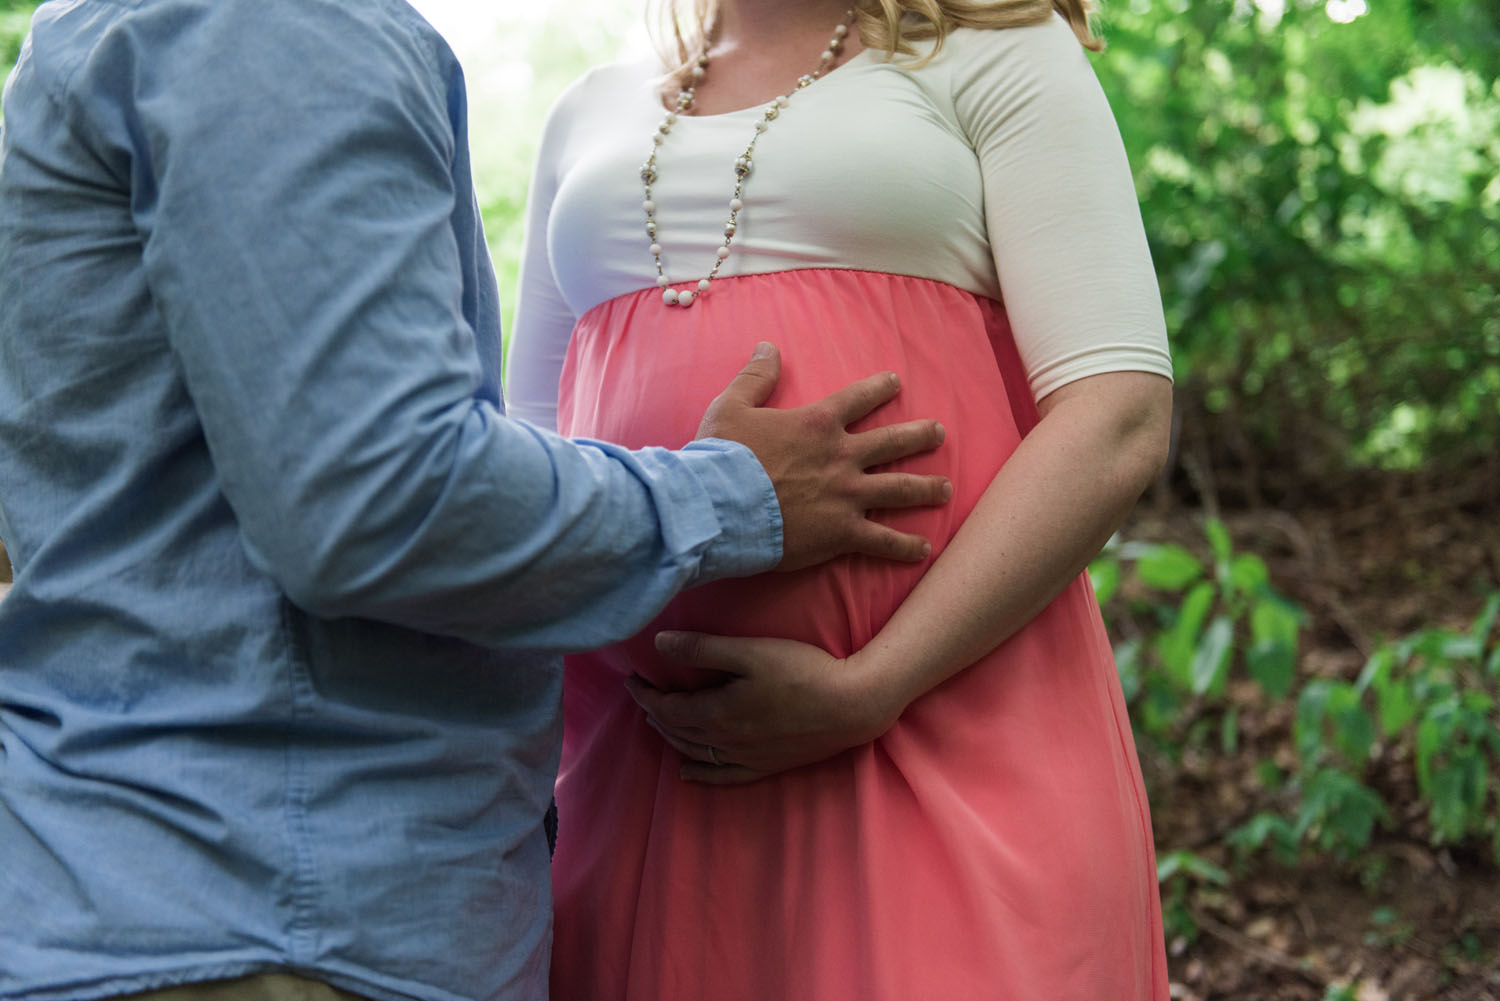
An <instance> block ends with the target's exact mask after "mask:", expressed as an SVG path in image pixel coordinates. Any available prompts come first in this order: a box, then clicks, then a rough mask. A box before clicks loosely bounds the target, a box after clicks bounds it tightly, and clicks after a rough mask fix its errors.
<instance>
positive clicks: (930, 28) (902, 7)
mask: <svg viewBox="0 0 1500 1001" xmlns="http://www.w3.org/2000/svg"><path fill="white" fill-rule="evenodd" d="M654 6H655V7H656V8H657V10H658V16H657V17H656V18H654V19H653V21H654V22H655V23H653V25H652V27H653V29H654V30H653V36H654V37H655V39H656V44H657V49H658V50H659V51H660V52H661V55H662V58H663V60H664V61H665V62H666V64H667V66H668V71H667V76H666V80H665V81H664V83H665V86H666V87H668V88H672V87H676V86H680V84H681V83H682V82H683V80H684V79H685V77H686V74H687V72H688V71H689V70H690V69H691V68H692V65H693V61H694V60H695V59H696V58H697V56H698V53H699V51H700V50H701V49H702V48H703V45H704V40H705V39H706V38H707V37H708V36H710V35H711V34H712V33H713V28H714V22H715V20H716V19H717V18H718V14H719V0H655V4H654ZM851 6H852V7H853V8H854V11H855V30H857V31H858V32H859V40H860V42H861V44H863V45H864V47H865V48H867V49H883V50H885V52H886V55H887V57H889V58H892V59H894V58H895V57H896V56H898V55H902V56H916V55H917V50H916V49H915V48H914V47H913V46H912V44H911V43H912V42H919V41H926V40H931V41H932V42H933V45H932V48H931V49H930V50H929V51H928V53H927V54H926V55H925V56H923V57H921V58H920V59H916V60H915V61H914V62H913V64H912V65H913V67H916V66H921V65H922V64H923V63H925V62H927V60H929V59H931V58H932V57H933V56H935V55H937V52H938V50H939V49H940V48H942V46H943V40H944V39H945V38H947V36H948V32H950V31H952V30H953V29H954V28H989V29H993V28H1018V27H1020V26H1022V25H1027V24H1040V23H1041V22H1043V21H1045V20H1047V19H1048V18H1049V17H1051V16H1052V12H1053V11H1056V12H1057V13H1059V14H1061V15H1062V16H1063V18H1064V19H1066V20H1067V22H1068V24H1069V25H1070V26H1071V27H1072V28H1073V34H1075V35H1077V36H1078V41H1079V43H1080V44H1081V45H1083V47H1084V48H1087V49H1090V50H1092V51H1094V52H1098V51H1100V50H1101V49H1103V48H1104V42H1103V41H1102V40H1101V39H1100V38H1099V36H1098V35H1096V34H1095V33H1094V29H1093V27H1092V26H1091V25H1090V23H1089V18H1090V15H1092V14H1093V11H1094V4H1093V2H1092V0H852V3H851Z"/></svg>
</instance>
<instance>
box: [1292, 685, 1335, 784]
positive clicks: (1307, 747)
mask: <svg viewBox="0 0 1500 1001" xmlns="http://www.w3.org/2000/svg"><path fill="white" fill-rule="evenodd" d="M1332 684H1333V683H1332V682H1331V681H1328V680H1327V679H1326V678H1318V679H1317V680H1314V681H1310V682H1308V683H1307V686H1306V687H1305V688H1303V689H1302V694H1301V695H1299V696H1298V697H1297V717H1296V719H1295V720H1293V722H1292V741H1293V743H1295V744H1296V745H1297V754H1298V756H1299V757H1301V758H1302V760H1303V761H1304V762H1306V763H1308V764H1313V763H1315V762H1316V761H1317V759H1318V751H1319V750H1320V749H1321V748H1322V746H1323V717H1324V716H1325V715H1326V714H1327V712H1328V696H1329V692H1330V691H1331V687H1332Z"/></svg>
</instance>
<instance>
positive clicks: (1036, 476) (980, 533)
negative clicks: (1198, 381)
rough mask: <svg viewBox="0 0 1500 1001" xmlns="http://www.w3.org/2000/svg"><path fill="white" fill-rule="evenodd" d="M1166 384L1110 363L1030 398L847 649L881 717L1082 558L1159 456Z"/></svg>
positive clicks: (1144, 482) (1147, 479) (993, 638)
mask: <svg viewBox="0 0 1500 1001" xmlns="http://www.w3.org/2000/svg"><path fill="white" fill-rule="evenodd" d="M1171 399H1172V396H1171V385H1170V383H1169V382H1168V381H1167V380H1166V379H1164V378H1162V377H1161V376H1157V375H1151V374H1147V373H1139V372H1117V373H1109V374H1105V375H1098V376H1092V377H1090V378H1087V379H1082V380H1079V381H1077V382H1074V383H1071V384H1069V385H1066V386H1063V387H1062V388H1060V389H1058V390H1056V391H1055V392H1053V393H1051V394H1050V395H1049V396H1048V397H1047V398H1046V399H1044V400H1043V401H1042V404H1041V412H1042V419H1041V421H1040V423H1039V424H1038V425H1037V426H1036V428H1034V429H1033V430H1032V432H1031V433H1030V434H1029V435H1027V437H1026V438H1025V440H1023V441H1022V442H1021V444H1020V446H1019V447H1018V448H1017V449H1016V451H1015V453H1014V454H1013V455H1012V456H1011V457H1010V459H1009V460H1008V461H1007V462H1006V463H1005V465H1004V466H1003V467H1002V468H1001V470H1000V471H999V473H997V474H996V476H995V478H994V480H993V481H992V482H991V483H990V486H989V487H988V489H987V490H986V491H985V492H984V494H983V496H982V497H981V498H980V501H979V503H978V504H977V505H976V506H975V508H974V510H973V511H972V512H971V513H970V515H969V517H968V518H967V519H966V520H965V521H964V523H963V525H962V526H961V527H960V528H959V530H958V532H957V533H956V534H955V535H954V537H953V538H952V539H951V540H950V541H949V543H948V545H947V548H946V549H945V550H944V551H943V553H942V555H941V556H940V557H939V558H938V559H937V560H936V561H935V562H934V564H933V566H932V568H931V569H930V570H928V572H927V573H926V575H925V576H924V577H923V578H922V580H921V581H920V582H919V583H918V585H917V586H916V588H915V589H913V591H912V592H911V594H910V595H909V596H908V597H907V598H906V600H905V601H904V602H903V603H902V604H901V606H900V607H899V608H898V609H897V610H896V612H895V614H894V615H892V616H891V618H890V620H889V621H888V622H887V623H886V625H885V627H884V628H883V629H881V631H880V632H879V634H877V635H876V637H875V638H874V639H873V640H871V641H870V643H869V644H868V645H866V646H865V647H864V649H862V650H861V651H859V652H858V653H857V654H855V655H854V656H853V657H852V658H851V665H850V666H851V667H852V668H854V669H855V670H856V671H857V677H858V678H859V679H860V682H859V683H860V684H861V685H862V686H863V687H865V688H866V689H867V692H868V695H869V697H872V698H874V699H875V700H877V702H878V703H879V704H881V705H882V706H884V707H885V709H886V712H887V714H888V715H889V716H890V718H891V719H892V720H894V719H895V717H896V716H899V715H900V713H901V711H902V710H904V709H905V707H906V706H907V705H909V704H910V703H911V702H912V701H913V700H915V699H916V698H918V697H919V696H921V695H922V694H924V693H925V692H927V691H929V690H930V689H932V688H934V687H936V686H937V685H938V684H940V683H942V682H943V681H945V680H946V679H948V678H949V677H951V676H953V675H954V674H956V673H957V672H958V671H960V670H963V669H964V668H965V667H967V666H968V665H970V664H972V663H974V662H975V661H977V660H978V659H979V658H981V657H983V656H984V655H985V654H987V653H989V652H990V651H991V650H993V649H995V648H996V647H997V646H999V645H1000V644H1001V643H1003V642H1005V640H1006V639H1008V638H1009V637H1010V636H1011V635H1012V634H1013V633H1015V632H1016V631H1017V630H1019V629H1020V628H1021V627H1022V626H1024V625H1025V624H1026V623H1027V622H1029V621H1030V620H1031V619H1032V618H1033V617H1034V616H1035V615H1036V614H1037V613H1039V612H1040V611H1041V610H1042V609H1043V608H1045V607H1046V606H1047V604H1048V603H1049V602H1051V601H1052V599H1053V598H1054V597H1056V596H1057V594H1058V593H1059V592H1060V591H1061V590H1062V589H1063V588H1064V587H1066V586H1067V584H1068V583H1069V582H1070V581H1072V580H1073V579H1074V578H1075V577H1076V576H1077V575H1078V574H1079V573H1080V572H1082V571H1083V569H1084V568H1085V567H1087V565H1088V562H1089V560H1091V559H1092V558H1093V557H1094V556H1095V555H1097V554H1098V552H1099V550H1100V549H1101V548H1102V547H1103V545H1104V543H1105V542H1107V541H1108V539H1109V537H1110V535H1111V534H1113V533H1114V531H1115V530H1116V529H1117V528H1119V526H1120V523H1121V522H1122V521H1123V520H1124V519H1125V516H1126V515H1127V514H1128V513H1129V512H1130V509H1131V507H1132V506H1133V505H1134V504H1135V502H1136V500H1137V499H1138V498H1139V497H1140V495H1141V492H1142V491H1143V490H1145V488H1146V487H1147V486H1148V485H1149V484H1150V483H1151V482H1152V480H1154V479H1155V477H1156V476H1157V475H1158V474H1159V473H1160V471H1161V468H1162V466H1163V464H1164V463H1165V461H1166V453H1167V442H1168V433H1169V432H1168V428H1169V425H1170V419H1171Z"/></svg>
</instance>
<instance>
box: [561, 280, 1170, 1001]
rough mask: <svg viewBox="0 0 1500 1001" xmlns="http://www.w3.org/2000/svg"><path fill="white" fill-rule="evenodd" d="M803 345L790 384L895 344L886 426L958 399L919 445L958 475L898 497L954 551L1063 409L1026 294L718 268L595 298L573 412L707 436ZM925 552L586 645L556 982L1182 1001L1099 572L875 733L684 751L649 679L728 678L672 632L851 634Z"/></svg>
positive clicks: (779, 394) (789, 366) (836, 379)
mask: <svg viewBox="0 0 1500 1001" xmlns="http://www.w3.org/2000/svg"><path fill="white" fill-rule="evenodd" d="M760 340H770V341H772V342H774V343H776V344H777V345H778V346H779V347H780V349H781V352H782V357H783V373H782V378H781V382H780V384H779V386H778V388H777V390H776V394H775V396H774V397H773V398H772V400H771V401H770V402H771V405H773V406H779V407H791V406H797V405H800V404H803V403H807V402H811V401H813V400H817V399H819V398H821V397H823V396H825V395H826V394H828V393H830V392H832V391H834V390H836V389H838V388H840V387H841V386H843V385H845V384H846V383H848V382H850V381H851V380H853V379H856V378H859V377H862V376H866V375H870V374H873V373H875V372H878V371H881V370H883V369H890V370H893V371H895V372H898V373H900V375H901V377H902V391H901V394H900V396H899V397H898V398H897V399H896V400H895V401H894V402H893V403H891V404H889V405H887V406H886V407H884V408H883V409H881V410H879V411H877V412H876V413H875V414H874V415H872V417H871V418H869V419H868V420H867V422H866V423H889V422H893V421H898V420H905V419H910V418H915V417H932V418H936V419H938V420H940V421H941V422H942V423H943V424H944V425H945V427H946V428H947V430H948V437H947V441H946V443H945V444H944V446H943V447H942V448H941V449H939V450H938V451H937V452H935V453H933V454H930V455H925V456H921V457H918V458H915V459H911V460H908V461H904V462H902V463H900V464H899V465H900V467H902V468H907V469H911V470H914V471H920V472H931V473H942V474H945V475H947V476H949V477H950V478H951V479H952V481H953V484H954V497H953V501H952V503H950V504H948V505H947V506H946V507H942V508H934V509H921V510H911V511H903V512H899V513H890V514H888V515H886V516H883V517H882V520H883V521H885V522H887V523H889V524H892V525H896V526H898V527H900V528H902V529H905V530H909V531H913V532H919V533H922V534H923V535H925V536H926V537H928V538H930V539H931V540H932V542H933V549H934V553H933V558H934V559H936V558H937V556H938V555H939V554H940V553H941V552H942V549H943V547H944V545H945V543H946V542H947V541H948V540H949V539H950V538H951V537H952V536H953V534H954V532H955V531H956V530H957V528H958V527H959V525H960V524H961V523H962V521H963V519H964V518H965V516H966V515H967V514H968V513H969V511H970V510H971V509H972V508H973V507H974V505H975V503H976V502H977V500H978V499H979V496H980V494H981V493H983V491H984V490H985V488H986V487H987V486H988V484H989V482H990V480H991V478H992V477H993V476H994V474H995V472H996V471H997V470H998V469H999V468H1000V466H1001V464H1002V463H1004V462H1005V461H1006V458H1007V457H1008V456H1009V455H1010V454H1011V452H1012V451H1013V450H1014V449H1015V448H1016V445H1017V444H1018V443H1019V441H1020V440H1021V437H1022V436H1023V435H1024V434H1025V433H1026V432H1027V431H1028V430H1029V429H1030V428H1031V427H1032V426H1033V425H1034V424H1035V423H1036V420H1037V416H1036V408H1035V406H1034V404H1033V402H1032V399H1031V395H1030V392H1029V390H1028V388H1027V382H1026V377H1025V373H1024V371H1023V369H1022V366H1021V363H1020V359H1019V358H1018V356H1017V354H1016V351H1015V347H1014V344H1013V342H1012V338H1011V334H1010V327H1009V324H1008V323H1007V320H1006V316H1005V313H1004V310H1003V309H1002V307H1001V306H1000V304H998V303H996V302H994V301H992V300H989V299H985V298H982V297H979V296H976V295H974V294H972V293H969V292H966V291H962V290H960V289H957V288H954V287H952V286H949V285H945V284H942V283H938V282H934V281H929V280H925V279H916V278H909V277H902V276H894V275H886V274H875V273H870V272H863V271H851V270H844V269H808V270H798V271H787V272H779V273H775V274H767V275H755V276H748V277H740V278H732V279H721V280H718V281H715V283H714V285H713V287H712V289H711V290H710V292H709V293H708V295H707V296H705V297H704V298H703V299H702V300H700V302H699V303H697V304H695V305H694V306H692V307H691V308H688V309H681V308H672V309H669V308H666V307H664V306H663V304H662V302H661V296H660V292H659V291H657V290H655V289H650V290H643V291H641V292H639V293H635V294H630V295H625V296H621V297H619V298H616V299H612V300H609V301H607V302H604V303H602V304H600V305H599V306H597V307H595V308H594V309H592V310H590V311H589V312H588V313H587V314H586V315H585V316H584V317H583V318H582V320H581V321H580V322H579V323H578V325H577V328H576V329H575V331H574V333H573V337H572V342H571V347H570V350H569V353H568V357H567V361H566V364H565V367H564V371H563V376H562V380H561V386H562V393H561V399H560V406H559V425H560V430H561V431H562V432H563V433H565V434H568V435H574V436H588V437H595V438H603V439H608V440H612V441H617V442H621V443H624V444H626V445H629V446H631V447H644V446H648V445H662V446H669V447H677V446H681V445H683V444H684V443H686V442H688V441H689V440H691V439H692V438H693V437H694V435H695V433H696V431H697V427H698V423H699V421H700V419H701V417H702V415H703V411H704V409H705V408H706V407H707V405H708V404H709V402H710V400H712V398H713V397H714V396H715V395H717V394H718V393H719V392H720V391H721V390H722V389H723V387H724V386H725V385H726V384H727V383H728V382H729V380H730V379H731V378H732V377H733V376H734V374H735V373H736V372H737V371H738V370H739V369H740V368H741V366H742V365H744V363H745V361H746V360H747V359H748V358H749V357H750V354H751V352H752V351H753V349H754V346H755V344H756V342H757V341H760ZM927 565H928V564H922V565H918V566H907V565H900V564H895V563H888V562H882V561H879V560H874V559H868V558H862V557H851V558H844V559H840V560H837V561H834V562H832V563H829V564H826V565H824V566H821V567H817V568H813V569H810V570H806V571H802V572H798V573H792V574H766V575H763V576H760V577H755V578H751V579H747V580H738V581H725V582H720V583H715V584H710V585H707V586H704V587H700V588H697V589H694V590H691V591H689V592H687V593H685V594H683V595H682V596H681V597H679V598H678V599H677V600H676V601H674V602H673V603H672V605H671V606H670V607H669V608H667V609H666V611H665V612H664V613H663V614H662V615H661V616H660V618H659V619H658V620H657V621H656V622H655V623H653V624H652V626H651V627H650V628H648V629H646V630H645V631H644V632H643V633H641V634H640V635H639V636H637V637H635V638H634V639H632V640H629V641H626V642H624V643H621V644H619V645H617V646H614V647H610V648H608V649H605V650H602V651H599V652H597V653H592V654H588V655H582V656H575V657H570V658H569V659H568V661H567V669H566V680H565V686H564V691H565V695H564V712H565V737H564V747H563V763H562V772H561V777H560V779H559V782H558V786H557V797H558V806H559V815H560V827H559V841H558V847H557V855H556V858H555V861H554V868H553V871H554V877H553V883H554V893H555V898H556V931H555V941H554V947H553V962H552V990H553V997H554V999H556V1001H614V999H621V1001H625V999H629V1001H794V999H809V1001H920V999H927V998H932V999H943V1001H962V999H986V1001H1041V999H1046V1001H1163V999H1165V998H1166V997H1167V977H1166V965H1165V956H1164V954H1163V945H1162V927H1161V914H1160V904H1159V900H1158V894H1157V887H1156V870H1155V864H1154V859H1153V850H1152V841H1151V827H1150V817H1149V814H1148V811H1147V805H1146V797H1145V791H1144V787H1143V785H1142V781H1141V774H1140V769H1139V765H1138V763H1137V760H1136V755H1135V749H1134V745H1133V743H1132V738H1131V730H1130V723H1129V720H1128V718H1127V716H1126V711H1125V706H1124V702H1123V699H1122V697H1121V693H1120V687H1119V681H1118V677H1117V674H1116V671H1115V666H1114V660H1113V657H1112V654H1111V650H1110V645H1109V642H1108V640H1107V639H1106V636H1105V632H1104V628H1103V624H1102V622H1101V620H1100V616H1099V611H1098V607H1097V605H1096V603H1095V601H1094V597H1093V592H1092V591H1091V589H1090V587H1089V584H1088V581H1087V578H1086V577H1080V578H1078V579H1077V580H1075V581H1074V582H1073V583H1072V584H1070V585H1069V586H1068V587H1067V589H1066V590H1065V591H1064V592H1063V593H1062V594H1061V595H1060V596H1059V597H1058V598H1057V599H1056V600H1055V601H1053V602H1052V604H1051V605H1050V606H1048V608H1047V609H1046V610H1045V611H1043V612H1042V613H1041V614H1040V615H1038V616H1037V617H1036V618H1035V619H1034V620H1033V621H1032V622H1031V623H1030V624H1029V625H1027V626H1026V627H1025V628H1024V629H1022V630H1021V631H1020V632H1019V633H1018V634H1017V635H1015V636H1014V637H1013V638H1011V639H1010V640H1009V641H1008V642H1006V643H1005V644H1004V645H1002V646H1001V647H1000V648H999V649H997V650H995V651H994V652H993V653H991V654H990V655H989V656H987V657H985V658H984V659H983V660H981V661H980V662H979V663H977V664H975V665H973V666H972V667H970V668H968V669H967V670H964V671H962V672H960V673H959V674H958V675H957V676H955V677H954V678H952V679H951V680H950V681H948V682H947V683H945V684H943V685H942V686H940V687H938V688H937V689H935V690H933V691H932V692H930V693H929V694H927V695H926V696H924V697H923V698H921V699H919V700H918V701H916V702H915V703H914V704H912V705H911V707H910V708H909V709H908V710H907V711H906V713H905V714H904V715H903V716H902V717H901V719H900V721H899V722H898V723H897V724H896V725H895V726H894V727H893V728H892V729H891V730H890V732H888V733H887V734H886V735H885V736H883V737H881V738H880V739H879V740H877V741H875V742H874V743H873V744H870V745H867V746H864V747H860V748H857V749H855V750H852V751H849V752H846V753H844V754H841V755H839V756H837V757H835V758H832V759H830V760H828V761H824V762H822V763H820V764H818V765H814V766H811V767H808V768H804V769H800V770H797V771H793V772H789V773H785V774H782V775H778V776H775V777H772V778H770V779H767V780H764V781H761V782H758V783H755V784H752V785H747V786H741V787H733V788H715V787H705V786H699V785H692V784H688V783H684V782H683V781H681V780H680V779H679V778H678V768H679V765H680V763H681V762H680V758H679V756H678V755H677V753H676V752H675V751H673V750H671V749H670V748H668V747H666V746H665V745H664V744H663V743H662V741H661V739H660V738H659V737H658V736H657V735H656V734H655V733H654V732H653V731H652V730H651V729H650V728H649V727H648V726H647V724H646V722H645V719H644V716H643V714H642V713H641V711H640V710H639V709H638V708H637V707H636V705H635V703H634V702H633V701H632V700H631V699H630V697H629V695H628V694H627V693H626V691H625V688H624V685H623V681H624V679H625V677H626V676H628V675H630V674H631V673H639V674H640V675H642V676H644V677H646V678H647V679H649V680H651V681H652V682H654V683H656V684H658V685H662V686H672V687H699V686H702V685H705V684H714V683H716V682H717V681H718V680H721V679H718V678H715V677H712V676H708V675H705V674H703V673H701V672H696V671H693V670H688V669H683V668H679V667H674V666H671V665H668V664H666V663H664V662H663V661H662V660H661V659H660V658H659V657H658V656H657V655H656V654H655V652H654V650H653V648H652V641H651V637H652V635H653V634H654V633H655V632H656V631H657V630H658V629H661V628H690V629H696V630H703V631H709V632H718V633H726V634H735V635H747V636H755V635H771V636H785V637H791V638H793V639H798V640H802V641H805V642H808V643H813V644H816V645H818V646H820V647H823V648H824V649H826V650H828V651H830V652H832V653H834V654H837V655H846V654H849V653H851V652H852V651H854V650H857V649H859V648H860V647H861V646H863V645H864V644H865V643H867V642H868V641H869V640H870V638H871V637H872V636H874V635H875V633H876V632H877V631H878V630H879V629H880V628H881V626H882V625H883V624H884V623H885V621H886V620H887V619H888V618H889V616H890V615H891V613H892V612H893V611H894V610H895V608H896V607H897V606H898V605H899V604H900V603H901V601H902V599H903V598H904V597H905V596H906V594H907V593H908V592H909V591H910V590H911V588H912V587H913V586H914V585H915V584H916V582H917V580H918V578H919V577H920V576H921V574H922V573H923V572H924V571H925V570H926V568H927Z"/></svg>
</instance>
